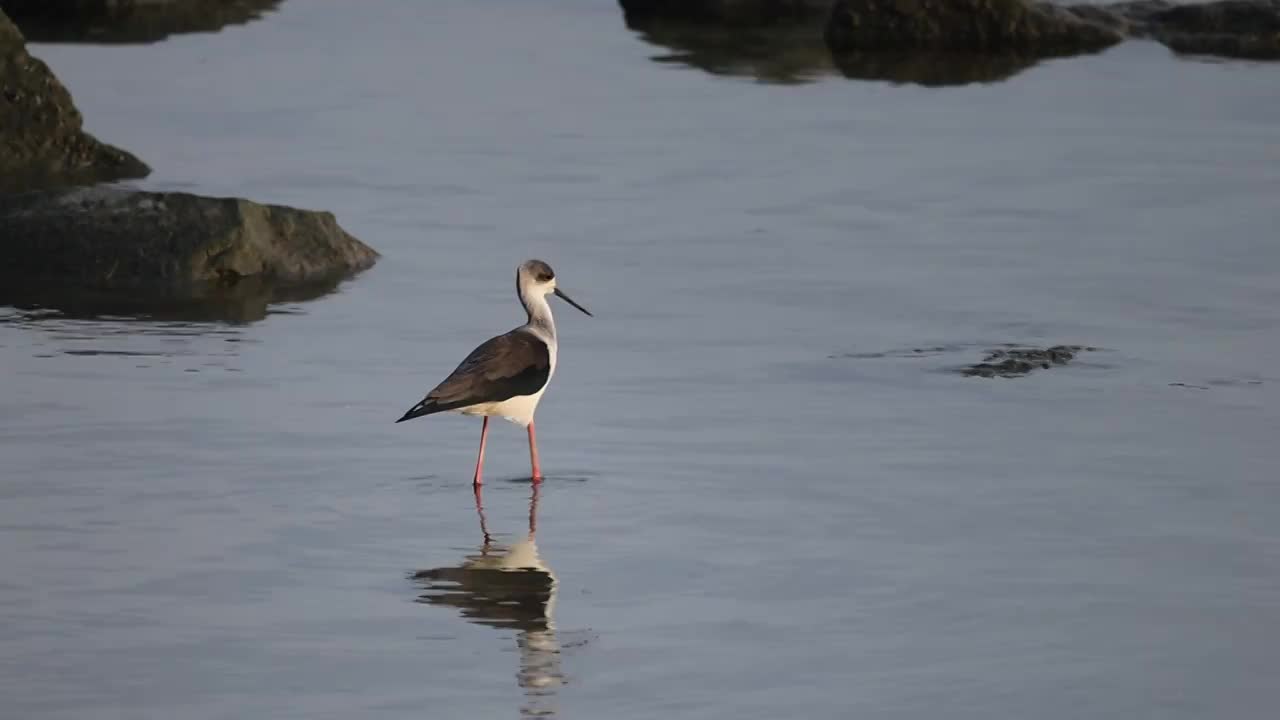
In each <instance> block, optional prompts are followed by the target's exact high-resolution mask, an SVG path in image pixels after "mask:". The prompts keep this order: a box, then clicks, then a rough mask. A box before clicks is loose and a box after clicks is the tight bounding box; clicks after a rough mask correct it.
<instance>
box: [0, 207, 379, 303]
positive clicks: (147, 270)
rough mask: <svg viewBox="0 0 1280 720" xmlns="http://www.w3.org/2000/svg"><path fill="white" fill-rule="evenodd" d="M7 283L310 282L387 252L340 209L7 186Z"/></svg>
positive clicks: (127, 289)
mask: <svg viewBox="0 0 1280 720" xmlns="http://www.w3.org/2000/svg"><path fill="white" fill-rule="evenodd" d="M0 228H2V229H3V232H0V285H8V286H10V287H17V286H23V287H27V288H40V289H41V290H42V291H43V292H46V293H47V292H48V291H49V290H50V288H55V289H67V290H69V291H75V290H95V291H111V292H114V293H117V294H118V295H120V296H125V297H129V298H144V299H155V300H161V301H163V300H178V301H180V300H187V299H191V298H195V297H202V296H205V295H208V294H210V293H222V294H225V293H226V292H227V291H228V290H234V289H235V288H237V287H238V286H240V285H245V286H247V287H250V288H252V289H253V291H254V292H261V289H262V288H263V287H267V288H290V287H304V286H307V285H309V284H313V283H322V282H325V281H329V280H332V279H334V278H341V277H344V276H347V275H350V274H351V273H353V272H356V271H358V270H362V269H364V268H367V267H369V266H371V265H373V263H374V262H375V261H376V260H377V258H378V253H377V252H375V251H374V250H372V249H371V248H369V247H368V246H366V245H365V244H364V243H362V242H360V241H359V240H357V239H356V238H354V237H352V236H351V235H349V234H347V233H346V232H345V231H344V230H343V229H342V228H341V227H339V226H338V223H337V222H336V221H335V220H334V217H333V215H332V214H331V213H327V212H314V211H309V210H298V209H294V208H289V207H281V206H277V205H260V204H258V203H255V202H251V201H249V200H242V199H238V198H209V197H200V196H197V195H189V194H186V193H155V192H140V191H132V190H125V189H120V188H114V187H96V188H80V189H74V190H62V191H39V192H30V193H23V194H18V195H7V196H0Z"/></svg>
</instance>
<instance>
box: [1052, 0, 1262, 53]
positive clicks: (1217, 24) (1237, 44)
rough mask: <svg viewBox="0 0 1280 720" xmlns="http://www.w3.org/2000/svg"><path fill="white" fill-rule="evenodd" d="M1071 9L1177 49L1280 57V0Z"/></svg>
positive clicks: (1140, 0)
mask: <svg viewBox="0 0 1280 720" xmlns="http://www.w3.org/2000/svg"><path fill="white" fill-rule="evenodd" d="M1068 10H1070V12H1072V13H1074V14H1076V15H1077V16H1079V17H1082V18H1088V19H1090V20H1092V21H1094V22H1097V23H1101V24H1107V25H1109V26H1111V27H1115V28H1118V29H1119V30H1120V31H1121V32H1124V33H1126V34H1128V35H1133V36H1136V37H1150V38H1153V39H1155V40H1157V41H1159V42H1161V43H1163V44H1164V45H1166V46H1168V47H1169V48H1170V49H1172V50H1174V51H1175V52H1180V53H1192V54H1201V55H1219V56H1223V57H1237V58H1252V59H1259V60H1276V59H1280V0H1222V1H1221V2H1212V3H1204V4H1199V5H1179V4H1175V3H1173V2H1170V1H1169V0H1134V1H1133V2H1122V3H1116V4H1113V5H1102V6H1098V5H1071V6H1069V7H1068Z"/></svg>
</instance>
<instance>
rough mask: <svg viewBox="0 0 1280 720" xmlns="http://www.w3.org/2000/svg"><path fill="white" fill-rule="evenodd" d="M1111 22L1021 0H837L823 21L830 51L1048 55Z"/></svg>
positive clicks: (1105, 32) (1076, 47)
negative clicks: (921, 51) (1094, 20)
mask: <svg viewBox="0 0 1280 720" xmlns="http://www.w3.org/2000/svg"><path fill="white" fill-rule="evenodd" d="M1122 39H1123V35H1122V34H1121V33H1120V32H1119V31H1117V30H1116V29H1115V28H1112V27H1108V26H1106V25H1104V24H1100V23H1095V22H1090V21H1088V20H1086V19H1084V18H1081V17H1080V16H1079V15H1076V14H1075V13H1072V12H1070V11H1068V10H1065V9H1063V8H1059V7H1056V6H1053V5H1047V4H1043V3H1032V2H1026V1H1025V0H837V2H836V3H835V7H834V9H833V10H832V12H831V18H830V20H829V22H828V24H827V42H828V44H829V45H830V46H831V49H832V50H833V51H834V52H862V53H866V52H872V51H893V52H902V51H905V50H928V51H938V52H953V53H954V52H964V53H982V54H1012V55H1022V56H1026V57H1032V58H1034V57H1050V56H1058V55H1071V54H1076V53H1085V52H1095V51H1098V50H1102V49H1105V48H1107V47H1110V46H1112V45H1114V44H1116V43H1118V42H1120V41H1121V40H1122Z"/></svg>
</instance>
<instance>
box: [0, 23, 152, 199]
mask: <svg viewBox="0 0 1280 720" xmlns="http://www.w3.org/2000/svg"><path fill="white" fill-rule="evenodd" d="M82 124H83V118H82V117H81V116H80V111H79V110H77V109H76V106H75V104H74V103H73V102H72V101H71V93H69V92H67V89H66V88H65V87H63V85H62V83H61V82H59V81H58V78H57V77H55V76H54V74H53V72H51V71H50V70H49V67H48V66H47V65H45V64H44V63H43V62H41V61H40V60H38V59H36V58H34V57H31V55H30V54H29V53H28V52H27V48H26V42H25V40H24V38H23V36H22V33H21V32H19V31H18V28H17V27H15V26H14V25H13V23H12V22H10V21H9V18H8V17H6V16H5V15H4V13H3V12H0V128H2V129H3V130H2V131H0V192H6V191H13V190H17V189H25V188H31V187H48V186H52V185H62V184H71V183H83V182H95V181H102V180H116V179H120V178H137V177H143V176H145V175H147V174H148V173H150V172H151V169H150V168H148V167H147V165H146V164H145V163H143V162H142V161H141V160H139V159H138V158H136V157H134V156H133V155H131V154H130V153H127V152H125V151H124V150H121V149H120V148H117V147H113V146H111V145H107V144H105V143H102V142H99V141H98V140H97V139H96V138H94V137H93V136H92V135H90V134H88V133H86V132H85V131H84V130H83V129H82Z"/></svg>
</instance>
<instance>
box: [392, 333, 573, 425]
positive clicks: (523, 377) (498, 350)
mask: <svg viewBox="0 0 1280 720" xmlns="http://www.w3.org/2000/svg"><path fill="white" fill-rule="evenodd" d="M550 374H551V352H550V351H549V350H548V349H547V344H546V343H545V342H543V341H542V340H541V339H540V338H538V337H537V336H536V335H534V334H533V333H531V332H526V331H524V330H512V331H511V332H509V333H507V334H505V335H499V336H497V337H495V338H490V339H489V340H486V341H485V342H484V343H483V344H482V345H480V347H478V348H476V349H475V350H472V351H471V354H470V355H468V356H467V358H466V359H465V360H463V361H462V362H461V363H459V364H458V367H457V368H456V369H455V370H454V371H453V372H452V373H450V374H449V377H447V378H445V379H444V382H442V383H440V384H439V385H437V386H436V387H435V389H434V390H432V391H431V392H429V393H427V396H426V397H425V398H423V399H422V402H420V403H418V404H417V405H414V406H413V407H411V408H409V411H408V412H406V413H405V414H404V416H403V417H401V418H400V419H399V420H397V421H396V422H404V421H405V420H412V419H414V418H417V417H422V416H423V415H430V414H432V413H438V412H444V411H446V410H455V409H457V408H461V407H467V406H468V405H476V404H478V403H489V402H502V401H503V400H509V399H511V398H513V397H516V396H517V395H532V394H534V393H536V392H538V390H540V389H542V386H543V385H546V384H547V377H548V376H549V375H550Z"/></svg>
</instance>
